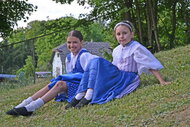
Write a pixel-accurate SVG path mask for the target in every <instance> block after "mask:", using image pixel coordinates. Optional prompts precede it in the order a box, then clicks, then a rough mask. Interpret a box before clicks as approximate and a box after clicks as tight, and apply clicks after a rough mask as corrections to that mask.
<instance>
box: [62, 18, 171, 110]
mask: <svg viewBox="0 0 190 127" xmlns="http://www.w3.org/2000/svg"><path fill="white" fill-rule="evenodd" d="M114 33H115V38H116V39H117V41H118V43H119V45H118V46H117V47H116V48H115V49H114V50H113V53H112V56H113V61H112V63H110V62H108V61H107V60H105V59H103V58H95V59H93V60H92V61H91V62H90V63H89V64H88V67H87V69H86V71H85V72H84V75H83V78H82V80H81V82H80V86H79V88H78V91H77V93H78V94H77V95H76V96H75V98H73V100H72V101H71V103H69V104H68V105H67V106H66V107H65V108H66V109H67V108H70V107H76V108H80V107H83V106H84V105H87V104H89V103H91V104H103V103H106V102H108V101H111V100H113V99H114V98H121V97H123V96H124V95H127V94H129V93H131V92H132V91H134V90H135V89H136V88H137V87H138V86H139V82H140V77H139V75H140V74H142V73H146V74H153V75H154V76H155V77H156V79H158V81H159V83H160V84H163V85H166V84H169V82H166V81H165V80H164V79H163V78H162V77H161V75H160V73H159V70H160V69H162V68H163V66H162V64H161V63H160V62H159V61H158V60H157V59H156V58H155V57H154V55H153V54H152V53H151V52H150V51H149V50H148V49H146V48H145V47H144V46H143V45H141V44H140V43H139V42H137V41H135V40H133V37H134V31H133V25H132V23H131V22H129V21H124V22H119V23H117V24H116V25H115V27H114ZM79 100H80V101H79ZM76 102H78V103H77V104H76Z"/></svg>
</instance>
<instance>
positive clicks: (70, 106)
mask: <svg viewBox="0 0 190 127" xmlns="http://www.w3.org/2000/svg"><path fill="white" fill-rule="evenodd" d="M79 102H80V100H77V99H76V98H75V97H74V98H73V99H72V100H71V102H70V103H69V104H67V105H66V106H65V109H68V108H72V107H75V106H76V105H77V104H78V103H79Z"/></svg>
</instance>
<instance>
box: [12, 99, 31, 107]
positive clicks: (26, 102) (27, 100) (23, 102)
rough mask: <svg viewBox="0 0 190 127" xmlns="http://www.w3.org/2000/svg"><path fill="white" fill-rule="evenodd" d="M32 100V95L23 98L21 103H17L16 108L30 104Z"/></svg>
mask: <svg viewBox="0 0 190 127" xmlns="http://www.w3.org/2000/svg"><path fill="white" fill-rule="evenodd" d="M32 101H33V99H32V97H28V98H27V99H25V100H23V101H22V102H21V103H20V104H19V105H17V106H16V107H15V108H20V107H24V106H26V105H28V104H30V103H31V102H32Z"/></svg>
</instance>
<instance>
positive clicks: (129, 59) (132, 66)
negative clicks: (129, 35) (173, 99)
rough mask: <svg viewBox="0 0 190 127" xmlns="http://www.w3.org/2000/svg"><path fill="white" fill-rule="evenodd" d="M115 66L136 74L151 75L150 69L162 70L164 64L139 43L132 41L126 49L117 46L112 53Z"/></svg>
mask: <svg viewBox="0 0 190 127" xmlns="http://www.w3.org/2000/svg"><path fill="white" fill-rule="evenodd" d="M112 56H113V62H112V63H113V64H114V65H116V66H117V67H118V68H119V69H120V70H123V71H128V72H136V73H138V74H139V75H140V74H142V73H143V72H144V73H146V74H150V71H149V69H154V70H160V69H162V68H163V66H162V64H161V63H160V62H159V61H158V60H157V59H156V58H155V56H154V55H153V54H152V53H151V52H150V51H149V50H148V49H146V48H145V47H144V46H143V45H141V44H140V43H139V42H137V41H131V42H130V43H129V44H127V45H126V46H125V47H123V46H122V45H119V46H117V47H116V48H115V49H114V50H113V53H112Z"/></svg>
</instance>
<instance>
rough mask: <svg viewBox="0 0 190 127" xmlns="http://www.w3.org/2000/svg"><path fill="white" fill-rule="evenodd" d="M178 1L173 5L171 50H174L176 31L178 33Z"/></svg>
mask: <svg viewBox="0 0 190 127" xmlns="http://www.w3.org/2000/svg"><path fill="white" fill-rule="evenodd" d="M176 4H177V2H176V1H173V4H172V33H171V36H170V49H172V48H174V41H175V31H176Z"/></svg>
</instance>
